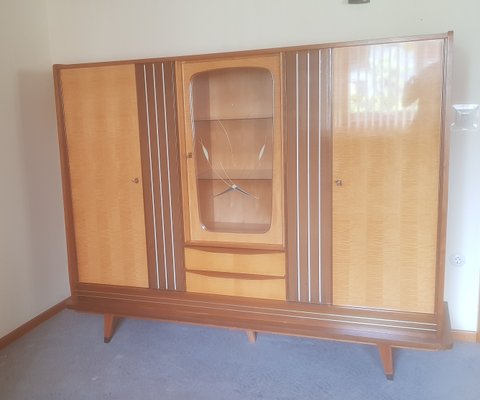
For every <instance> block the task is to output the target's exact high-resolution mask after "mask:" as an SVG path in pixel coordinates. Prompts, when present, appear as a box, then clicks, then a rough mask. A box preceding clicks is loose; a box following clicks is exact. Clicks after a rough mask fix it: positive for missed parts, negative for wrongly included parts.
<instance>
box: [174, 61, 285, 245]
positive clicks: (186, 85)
mask: <svg viewBox="0 0 480 400" xmlns="http://www.w3.org/2000/svg"><path fill="white" fill-rule="evenodd" d="M225 68H262V69H267V70H268V71H269V72H270V73H271V74H272V80H273V91H274V92H273V165H272V167H273V170H272V211H271V212H272V215H271V225H270V229H268V230H267V231H266V232H264V233H237V232H220V231H209V230H206V229H204V228H203V227H202V222H201V218H200V212H199V206H198V197H197V196H198V188H197V172H196V166H195V160H194V158H193V156H192V155H193V154H194V141H193V132H192V131H193V128H192V110H191V107H192V105H191V99H190V97H191V94H190V84H191V81H192V77H193V76H194V75H195V74H198V73H201V72H207V71H212V70H216V69H225ZM176 84H177V107H178V115H179V118H178V121H179V136H180V138H179V139H180V140H179V142H180V158H181V175H182V197H183V216H184V226H185V241H186V243H187V244H199V245H203V244H204V245H210V246H230V245H234V246H236V247H239V246H240V247H254V248H272V249H275V248H276V249H283V247H284V222H283V221H284V178H283V137H282V136H283V134H282V132H283V129H282V128H283V127H282V124H283V116H282V98H283V81H282V58H281V54H280V53H274V54H269V55H262V56H239V57H231V56H230V57H229V58H228V59H222V58H212V59H203V60H200V59H195V60H185V61H179V62H177V64H176Z"/></svg>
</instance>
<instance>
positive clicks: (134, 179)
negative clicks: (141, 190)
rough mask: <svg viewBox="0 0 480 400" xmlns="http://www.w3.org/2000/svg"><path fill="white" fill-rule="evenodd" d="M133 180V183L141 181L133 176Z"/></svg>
mask: <svg viewBox="0 0 480 400" xmlns="http://www.w3.org/2000/svg"><path fill="white" fill-rule="evenodd" d="M132 182H133V183H138V182H140V179H138V178H133V179H132Z"/></svg>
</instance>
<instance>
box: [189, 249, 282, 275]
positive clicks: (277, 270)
mask: <svg viewBox="0 0 480 400" xmlns="http://www.w3.org/2000/svg"><path fill="white" fill-rule="evenodd" d="M185 266H186V268H187V269H188V270H200V271H219V272H233V273H245V274H257V275H268V276H281V277H284V276H285V253H283V252H268V253H258V252H257V253H253V254H248V253H238V252H235V250H233V249H232V250H230V251H224V252H217V249H208V248H202V249H199V248H189V247H187V248H185Z"/></svg>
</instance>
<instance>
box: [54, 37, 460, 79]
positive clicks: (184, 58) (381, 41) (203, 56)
mask: <svg viewBox="0 0 480 400" xmlns="http://www.w3.org/2000/svg"><path fill="white" fill-rule="evenodd" d="M452 38H453V31H448V32H445V33H436V34H424V35H413V36H399V37H391V38H379V39H367V40H354V41H344V42H329V43H319V44H305V45H298V46H287V47H273V48H265V49H254V50H240V51H228V52H219V53H204V54H194V55H182V56H166V57H152V58H140V59H131V60H111V61H98V62H81V63H74V64H60V63H58V64H54V65H53V70H60V69H68V68H87V67H95V66H108V65H119V64H142V63H153V62H168V61H170V62H173V61H177V62H185V61H197V60H200V59H203V60H205V59H215V58H223V57H248V56H256V55H257V56H258V55H260V54H262V55H267V54H273V53H283V52H288V51H308V50H321V49H330V48H337V47H353V46H362V45H375V44H388V43H398V42H415V41H421V40H438V39H448V40H451V39H452Z"/></svg>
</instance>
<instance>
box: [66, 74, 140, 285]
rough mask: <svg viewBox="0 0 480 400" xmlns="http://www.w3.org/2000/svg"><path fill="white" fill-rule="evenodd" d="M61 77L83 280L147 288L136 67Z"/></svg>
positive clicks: (78, 261)
mask: <svg viewBox="0 0 480 400" xmlns="http://www.w3.org/2000/svg"><path fill="white" fill-rule="evenodd" d="M60 78H61V86H62V100H63V109H64V120H65V132H66V142H67V151H68V157H69V169H70V182H71V192H72V208H73V223H74V230H75V238H76V249H77V265H78V276H79V282H81V283H101V284H111V285H123V286H137V287H147V286H148V271H147V259H146V243H145V221H144V208H143V190H142V183H141V182H142V179H141V178H142V171H141V162H140V144H139V132H138V113H137V96H136V83H135V68H134V66H133V65H118V66H116V65H112V66H106V67H86V68H74V69H65V70H62V71H61V72H60Z"/></svg>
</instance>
